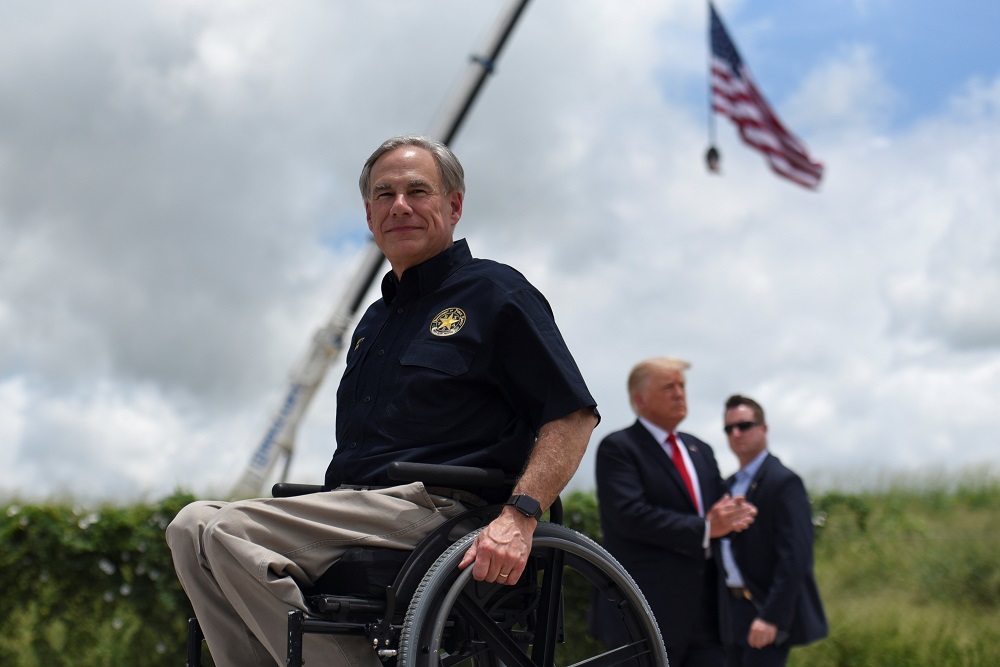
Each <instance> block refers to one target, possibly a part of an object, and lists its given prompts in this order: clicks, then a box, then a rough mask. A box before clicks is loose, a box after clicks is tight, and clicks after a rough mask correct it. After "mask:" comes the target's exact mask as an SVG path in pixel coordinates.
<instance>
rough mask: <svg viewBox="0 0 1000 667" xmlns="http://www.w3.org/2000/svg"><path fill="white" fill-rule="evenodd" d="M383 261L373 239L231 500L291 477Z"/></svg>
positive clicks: (517, 2) (457, 118) (502, 27)
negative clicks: (307, 425) (314, 405)
mask: <svg viewBox="0 0 1000 667" xmlns="http://www.w3.org/2000/svg"><path fill="white" fill-rule="evenodd" d="M527 4H528V0H512V1H511V2H509V3H508V4H507V6H506V7H505V8H504V10H503V11H502V12H501V14H500V17H499V18H498V19H497V22H496V24H495V25H494V27H493V29H492V30H491V32H490V34H489V35H488V37H487V39H486V41H485V44H484V48H483V51H482V54H480V55H473V56H472V57H471V59H470V62H469V66H468V67H467V68H466V72H465V75H464V77H463V78H462V80H461V81H460V82H459V85H458V86H457V87H456V89H455V91H454V93H453V94H452V96H451V98H450V99H449V102H448V104H447V105H446V106H445V107H444V111H443V113H442V115H441V118H440V120H439V121H438V123H437V125H436V126H435V128H434V129H433V130H432V131H431V132H430V133H429V136H431V137H433V138H435V139H437V140H439V141H441V142H442V143H444V144H446V145H450V144H451V141H452V139H454V137H455V135H456V134H457V132H458V129H459V127H461V125H462V121H463V120H465V117H466V115H467V114H468V112H469V109H471V108H472V104H473V102H474V101H475V99H476V97H477V95H478V94H479V91H480V90H482V87H483V84H484V83H485V82H486V79H487V77H488V76H489V75H490V74H491V73H492V72H493V69H494V66H495V65H496V62H497V59H498V58H499V57H500V51H501V49H503V46H504V44H505V43H506V42H507V38H508V37H509V36H510V34H511V32H512V31H513V30H514V25H515V24H516V23H517V21H518V19H519V18H520V17H521V14H522V13H523V12H524V8H525V7H526V6H527ZM384 261H385V256H384V255H383V254H382V251H381V250H379V249H378V246H376V245H375V242H374V239H372V240H371V241H370V242H369V243H368V247H367V248H366V249H365V251H364V255H363V257H362V259H361V263H360V266H359V269H358V272H357V273H356V274H355V276H354V278H353V279H352V280H351V282H350V283H349V284H348V286H347V290H346V291H345V293H344V295H343V297H342V299H341V301H340V303H339V304H338V305H337V308H336V309H335V310H334V311H333V314H332V315H330V318H329V319H328V320H327V322H326V324H324V325H323V326H322V327H321V328H320V329H319V330H318V331H316V333H315V334H314V335H313V338H312V342H311V344H310V346H309V349H308V351H307V352H306V354H305V356H304V357H303V358H302V360H301V361H300V362H299V364H298V365H297V366H296V367H295V368H294V369H293V370H292V373H291V377H290V378H289V383H288V389H287V391H286V392H285V398H284V400H283V401H282V402H281V404H280V405H279V406H278V410H277V411H276V413H275V414H274V417H273V418H272V419H271V421H270V424H269V426H268V428H267V430H266V432H265V433H264V438H263V439H262V440H261V442H260V444H259V445H258V446H257V448H256V449H255V450H254V452H253V455H252V456H251V457H250V463H249V464H247V467H246V469H245V470H244V471H243V474H242V475H241V476H240V479H239V480H238V481H237V482H236V484H235V485H234V486H233V489H232V491H231V492H230V497H232V498H249V497H253V496H259V495H261V492H262V490H263V488H264V484H265V483H266V481H267V479H268V478H269V477H270V476H271V474H272V473H273V471H274V468H275V466H276V465H277V463H278V460H279V459H280V458H282V457H283V458H284V465H283V469H282V472H281V476H280V481H285V480H286V479H287V478H288V469H289V466H290V465H291V462H292V453H293V452H294V450H295V436H296V433H297V432H298V428H299V424H300V423H301V422H302V419H303V418H304V417H305V414H306V411H307V410H308V409H309V405H310V403H311V402H312V399H313V397H314V396H315V395H316V391H317V390H318V389H319V387H320V385H321V384H322V383H323V378H324V377H326V373H327V371H328V370H329V369H330V365H331V364H332V363H333V362H334V361H335V360H336V359H337V356H338V355H339V354H340V351H341V350H342V349H343V346H344V338H345V335H346V334H347V330H348V328H349V327H350V325H351V322H353V321H354V317H355V315H356V314H357V311H358V309H359V308H360V306H361V302H362V300H363V299H364V297H365V294H367V293H368V289H369V288H370V287H371V285H372V283H373V282H374V281H375V279H376V278H377V277H378V275H379V274H380V273H381V268H382V264H383V263H384Z"/></svg>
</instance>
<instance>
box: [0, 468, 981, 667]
mask: <svg viewBox="0 0 1000 667" xmlns="http://www.w3.org/2000/svg"><path fill="white" fill-rule="evenodd" d="M191 500H194V497H193V496H192V495H190V494H188V493H176V494H174V495H171V496H170V497H168V498H164V499H162V500H160V501H157V502H149V503H137V504H133V505H128V506H121V507H119V506H102V507H97V508H82V507H74V506H72V505H68V504H64V503H42V504H29V503H20V502H17V501H8V502H6V503H5V504H3V505H2V506H0V601H2V604H0V665H4V666H5V667H7V666H9V667H58V666H62V665H67V666H69V665H73V666H74V667H91V666H93V667H97V666H98V665H102V666H109V665H110V666H112V667H114V666H117V665H122V666H123V667H124V666H125V665H143V666H147V665H148V666H152V667H158V666H160V665H164V666H166V665H183V664H184V661H185V636H186V624H187V618H188V617H189V616H190V615H191V609H190V606H189V604H188V602H187V598H186V597H185V596H184V593H183V591H182V590H181V588H180V586H179V584H178V583H177V579H176V577H175V576H174V573H173V568H172V566H171V562H170V554H169V551H168V550H167V547H166V543H165V542H164V539H163V532H164V529H165V528H166V525H167V524H168V523H169V522H170V520H171V519H172V518H173V516H174V515H175V514H176V513H177V511H179V510H180V508H181V507H183V506H184V505H185V504H186V503H188V502H190V501H191ZM564 506H565V523H566V524H567V525H569V526H570V527H572V528H574V529H576V530H579V531H580V532H582V533H584V534H586V535H589V536H590V537H593V538H595V539H598V540H599V539H600V524H599V520H598V516H597V499H596V498H595V497H594V494H593V493H586V492H579V491H577V492H573V493H571V494H568V495H567V496H566V497H565V498H564ZM998 507H1000V482H997V481H996V480H990V479H982V480H976V479H971V478H965V479H962V480H957V481H955V480H950V481H949V480H940V481H939V482H937V483H926V482H925V483H923V484H922V486H921V487H920V488H914V487H906V486H898V487H893V488H889V489H887V490H884V491H879V492H864V493H841V492H829V493H824V494H822V495H818V496H816V497H815V498H814V523H815V525H816V574H817V577H818V579H819V584H820V589H821V591H822V593H823V597H824V602H825V604H826V608H827V613H828V615H829V618H830V627H831V635H830V637H829V638H827V639H825V640H823V641H821V642H818V643H816V644H813V645H811V646H807V647H802V648H797V649H795V650H793V651H792V658H791V661H790V665H791V666H792V667H805V666H806V665H809V666H810V667H834V666H836V667H868V666H871V667H895V666H897V665H898V666H899V667H903V666H904V665H905V666H906V667H921V666H924V665H926V666H928V667H930V666H931V665H933V666H934V667H946V666H951V665H954V666H956V667H979V666H983V667H986V666H989V667H994V666H995V665H1000V532H998V530H997V527H998V526H1000V520H998ZM586 597H587V595H586V593H584V592H581V591H575V590H573V589H572V586H570V587H569V589H568V590H567V591H566V593H565V604H566V616H567V624H568V625H569V626H570V627H569V628H568V632H567V634H568V636H570V637H580V636H582V634H583V633H584V630H583V628H585V623H586V611H587V609H586V607H587V602H586ZM205 653H206V656H207V651H206V652H205ZM572 654H573V647H571V646H566V647H564V649H563V650H562V652H561V654H560V655H561V656H562V660H561V662H562V661H563V660H571V659H572ZM206 664H208V665H210V664H211V661H210V658H208V659H206Z"/></svg>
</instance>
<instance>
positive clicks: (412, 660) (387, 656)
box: [186, 462, 668, 667]
mask: <svg viewBox="0 0 1000 667" xmlns="http://www.w3.org/2000/svg"><path fill="white" fill-rule="evenodd" d="M389 475H390V477H391V478H392V479H394V480H396V481H399V482H401V483H407V482H414V481H420V482H423V483H424V485H425V486H427V487H428V488H432V487H447V488H451V487H455V488H469V487H484V486H507V487H508V488H509V487H510V486H511V485H512V483H513V480H511V479H509V478H507V477H506V476H505V475H504V473H503V471H500V470H491V469H483V468H470V467H463V466H444V465H428V464H417V463H403V462H397V463H393V464H391V466H390V470H389ZM319 490H320V487H319V486H311V485H302V484H276V485H275V486H274V488H273V490H272V493H273V495H274V496H275V497H288V496H295V495H302V494H305V493H313V492H316V491H319ZM502 508H503V506H502V505H484V506H480V507H472V508H471V509H469V510H467V511H465V512H464V513H462V514H459V515H458V516H456V517H454V518H452V519H450V520H449V521H447V522H446V523H444V524H443V525H441V526H439V527H438V528H437V529H436V530H435V531H433V532H432V533H430V534H429V535H428V536H427V537H425V538H424V539H423V540H422V541H421V542H420V543H419V544H417V546H416V547H415V548H414V549H413V550H412V551H400V550H394V549H386V548H356V549H351V550H349V551H348V552H347V553H345V554H344V556H343V558H341V559H340V560H338V561H337V562H335V563H334V564H333V565H331V566H330V568H329V569H328V570H327V571H326V573H325V574H323V576H322V577H320V579H319V580H317V581H316V582H315V583H314V584H313V585H312V586H311V587H304V589H303V592H304V593H305V596H306V600H307V606H308V609H306V610H301V609H292V610H290V611H289V613H288V647H287V650H288V652H287V657H286V665H288V667H301V666H302V664H303V661H302V642H303V641H304V637H305V635H307V634H311V633H329V634H351V635H361V636H364V637H365V638H367V640H368V641H370V642H371V646H372V650H373V652H374V653H375V655H377V656H378V658H379V659H380V660H381V662H382V663H383V665H385V666H386V667H456V666H458V665H459V664H462V666H463V667H503V666H506V667H554V666H555V665H556V664H557V653H556V652H557V646H558V645H560V644H570V645H572V644H574V643H575V644H576V647H577V648H578V649H579V648H580V646H582V645H583V642H581V641H580V640H581V639H582V638H581V637H577V638H575V639H574V638H572V637H567V636H566V634H567V633H566V627H565V623H564V620H565V615H564V600H563V594H564V584H565V583H567V582H570V581H572V582H573V584H574V586H575V587H577V588H579V587H581V586H582V587H583V588H585V589H586V597H584V598H582V599H583V600H589V599H590V596H591V595H597V596H603V597H604V598H605V599H606V600H607V601H609V602H610V604H611V605H613V607H614V608H615V609H616V614H615V618H614V622H616V623H620V624H621V627H620V628H617V629H616V630H617V631H616V632H614V633H611V634H613V635H614V636H620V637H621V638H622V639H621V641H620V644H619V645H617V646H611V647H604V646H603V645H600V646H601V648H598V649H594V650H592V651H587V655H585V656H584V657H582V659H576V658H574V660H573V661H571V663H570V661H567V662H566V663H564V664H566V667H582V666H583V665H584V664H585V665H586V667H610V666H612V665H629V666H631V667H668V661H667V655H666V650H665V648H664V645H663V640H662V638H661V637H660V632H659V628H658V626H657V623H656V620H655V618H654V617H653V614H652V612H651V611H650V608H649V605H648V604H647V602H646V599H645V597H644V596H643V594H642V592H641V591H640V590H639V588H638V587H637V586H636V584H635V582H634V581H633V580H632V578H631V576H630V575H629V574H628V572H627V571H626V570H625V569H624V568H623V567H622V566H621V565H620V564H619V563H618V562H617V561H616V560H615V559H614V558H613V557H612V556H611V555H610V554H608V552H607V551H605V550H604V549H603V548H602V547H601V546H600V545H598V544H597V543H596V542H594V541H593V540H591V539H590V538H588V537H586V536H585V535H582V534H580V533H578V532H576V531H574V530H572V529H570V528H567V527H566V526H563V525H561V524H562V504H561V501H560V500H559V499H556V502H555V503H554V504H553V505H552V507H551V508H550V509H549V520H548V521H541V522H539V523H538V526H537V527H536V529H535V533H534V535H533V538H532V549H531V555H530V556H529V559H528V564H527V566H526V567H525V570H524V572H523V573H522V575H521V578H520V579H519V580H518V582H517V584H514V585H502V584H495V583H487V582H482V581H476V580H475V579H473V578H472V576H471V575H472V567H467V568H466V569H464V570H459V569H458V563H459V562H460V561H461V560H462V556H463V555H464V554H465V552H466V550H468V548H469V546H470V544H471V543H472V541H473V540H474V539H475V538H476V536H477V535H478V534H479V531H480V530H482V528H483V527H484V526H485V525H486V524H488V523H489V522H490V521H492V520H493V519H494V518H495V517H496V516H497V515H498V514H499V513H500V510H501V509H502ZM470 527H471V531H470ZM582 604H586V602H582ZM605 622H606V621H605ZM203 639H204V637H203V635H202V633H201V630H200V627H199V625H198V621H197V619H196V618H191V619H190V620H189V621H188V642H187V663H186V664H187V666H188V667H201V664H202V663H201V645H202V640H203ZM589 645H597V643H596V642H591V643H590V644H589ZM578 653H579V650H577V651H575V652H574V654H578ZM311 667H318V666H311Z"/></svg>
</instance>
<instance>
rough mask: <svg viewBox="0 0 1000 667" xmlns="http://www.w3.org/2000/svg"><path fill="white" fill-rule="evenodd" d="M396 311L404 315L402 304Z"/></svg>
mask: <svg viewBox="0 0 1000 667" xmlns="http://www.w3.org/2000/svg"><path fill="white" fill-rule="evenodd" d="M396 312H397V313H399V314H400V315H402V314H403V308H402V306H400V307H399V308H397V309H396Z"/></svg>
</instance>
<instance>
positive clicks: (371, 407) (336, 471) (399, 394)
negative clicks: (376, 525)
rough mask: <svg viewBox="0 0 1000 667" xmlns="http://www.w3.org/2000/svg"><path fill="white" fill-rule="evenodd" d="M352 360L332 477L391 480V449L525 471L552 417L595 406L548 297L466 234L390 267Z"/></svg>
mask: <svg viewBox="0 0 1000 667" xmlns="http://www.w3.org/2000/svg"><path fill="white" fill-rule="evenodd" d="M346 361H347V367H346V369H345V371H344V376H343V378H342V379H341V382H340V388H339V389H338V390H337V450H336V452H335V453H334V455H333V460H332V461H331V463H330V466H329V468H327V472H326V486H327V487H328V488H332V487H335V486H338V485H339V484H362V485H373V486H385V485H390V484H393V482H392V481H391V480H390V479H389V478H388V477H387V475H386V469H387V467H388V465H389V463H390V462H392V461H419V462H423V463H445V464H452V465H470V466H481V467H488V468H501V469H503V470H505V471H507V472H509V473H511V474H515V475H516V474H518V473H520V472H521V470H522V469H523V468H524V464H525V462H526V461H527V458H528V454H529V452H530V450H531V447H532V445H533V444H534V441H535V438H536V436H537V434H538V430H539V429H540V428H541V427H542V425H544V424H546V423H548V422H550V421H553V420H555V419H559V418H561V417H565V416H567V415H569V414H570V413H572V412H575V411H577V410H579V409H581V408H587V407H595V406H596V402H595V401H594V399H593V397H592V396H591V395H590V392H589V391H588V389H587V386H586V384H585V383H584V381H583V377H582V375H581V374H580V370H579V368H577V365H576V362H575V361H574V360H573V357H572V356H571V355H570V353H569V350H568V349H567V348H566V343H565V341H564V340H563V338H562V335H561V334H560V333H559V330H558V328H557V327H556V324H555V320H554V319H553V315H552V310H551V308H550V307H549V304H548V302H547V301H546V300H545V297H543V296H542V295H541V293H540V292H539V291H538V290H537V289H535V288H534V287H533V286H532V285H531V284H530V283H529V282H528V281H527V280H526V279H525V277H524V276H522V275H521V274H520V273H518V272H517V271H515V270H514V269H512V268H511V267H509V266H505V265H503V264H499V263H497V262H493V261H490V260H484V259H474V258H473V257H472V254H471V252H470V251H469V247H468V244H467V243H466V242H465V241H464V240H460V241H456V242H455V244H454V245H452V246H451V247H450V248H448V249H447V250H445V251H444V252H442V253H440V254H438V255H436V256H435V257H433V258H431V259H429V260H427V261H426V262H424V263H422V264H419V265H417V266H415V267H411V268H409V269H407V270H406V271H405V272H404V273H403V277H402V280H397V279H396V276H395V274H394V273H392V272H391V271H390V272H389V273H388V274H387V275H386V276H385V278H384V279H383V280H382V298H381V299H380V300H378V301H376V302H375V303H374V304H372V305H371V306H370V307H369V308H368V310H367V312H366V313H365V314H364V316H363V317H362V318H361V321H360V322H359V323H358V327H357V329H356V330H355V332H354V336H353V338H352V339H351V343H350V346H349V347H348V351H347V360H346ZM474 492H478V493H479V494H480V495H483V496H484V497H487V498H489V499H490V500H494V498H490V496H495V495H497V493H503V494H504V498H505V497H506V491H497V492H495V493H490V492H488V491H486V492H484V491H483V490H480V489H476V490H474ZM496 499H502V498H496Z"/></svg>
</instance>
